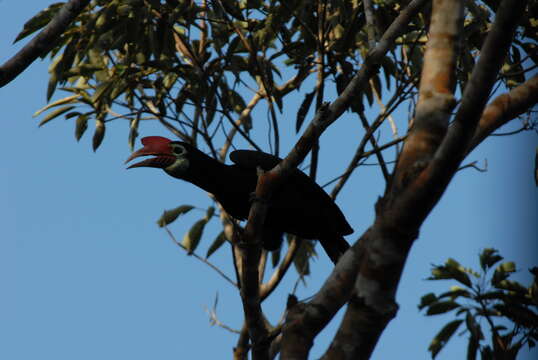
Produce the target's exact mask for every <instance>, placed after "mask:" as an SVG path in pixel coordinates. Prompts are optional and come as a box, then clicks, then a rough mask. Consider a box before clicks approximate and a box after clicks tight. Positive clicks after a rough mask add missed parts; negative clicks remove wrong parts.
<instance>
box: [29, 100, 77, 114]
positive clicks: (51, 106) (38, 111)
mask: <svg viewBox="0 0 538 360" xmlns="http://www.w3.org/2000/svg"><path fill="white" fill-rule="evenodd" d="M77 98H78V95H71V96H67V97H64V98H63V99H59V100H56V101H54V102H51V103H50V104H48V105H47V106H45V107H43V108H41V109H39V110H37V111H36V112H35V113H34V115H32V116H33V117H36V116H38V115H39V114H41V113H42V112H43V111H46V110H48V109H50V108H53V107H55V106H60V105H65V104H72V103H74V102H76V100H77Z"/></svg>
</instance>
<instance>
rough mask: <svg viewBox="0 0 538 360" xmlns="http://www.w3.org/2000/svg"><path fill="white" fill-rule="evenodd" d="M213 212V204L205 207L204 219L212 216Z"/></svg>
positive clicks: (209, 218) (207, 219)
mask: <svg viewBox="0 0 538 360" xmlns="http://www.w3.org/2000/svg"><path fill="white" fill-rule="evenodd" d="M213 214H215V208H214V207H213V206H210V207H208V208H207V211H206V213H205V218H204V219H205V220H206V221H209V220H211V218H212V217H213Z"/></svg>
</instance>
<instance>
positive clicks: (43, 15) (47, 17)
mask: <svg viewBox="0 0 538 360" xmlns="http://www.w3.org/2000/svg"><path fill="white" fill-rule="evenodd" d="M64 4H65V3H63V2H57V3H54V4H51V5H50V6H49V7H47V8H46V9H43V10H41V11H40V12H38V13H37V14H36V15H34V16H33V17H32V18H31V19H30V20H28V21H27V22H26V23H25V24H24V27H23V29H22V31H21V32H20V33H19V35H17V37H16V38H15V41H13V43H16V42H17V41H19V40H22V39H24V38H25V37H27V36H28V35H31V34H33V33H34V32H36V31H37V30H39V29H41V28H43V27H45V26H46V25H47V24H48V23H49V22H50V21H51V20H52V18H53V17H54V15H56V13H58V11H60V9H61V8H62V6H64Z"/></svg>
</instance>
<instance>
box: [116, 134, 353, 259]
mask: <svg viewBox="0 0 538 360" xmlns="http://www.w3.org/2000/svg"><path fill="white" fill-rule="evenodd" d="M142 144H143V145H144V147H143V148H141V149H139V150H137V151H135V152H133V153H132V154H131V156H130V157H129V158H128V159H127V161H126V163H128V162H129V161H131V160H133V159H135V158H137V157H140V156H148V155H153V156H154V157H152V158H148V159H145V160H143V161H141V162H138V163H135V164H133V165H131V166H129V167H128V169H130V168H134V167H155V168H160V169H163V170H164V171H165V172H166V173H167V174H168V175H170V176H173V177H175V178H178V179H181V180H185V181H188V182H190V183H192V184H194V185H196V186H198V187H199V188H202V189H203V190H205V191H207V192H209V193H211V194H213V195H214V196H215V199H216V200H217V201H218V202H219V203H220V204H221V205H222V207H223V208H224V210H226V212H227V213H228V214H230V215H231V216H233V217H234V218H235V219H238V220H244V219H247V218H248V213H249V210H250V205H251V199H252V195H253V193H254V192H255V190H256V184H257V181H258V176H257V167H261V168H262V169H263V170H266V171H268V170H271V169H272V168H273V167H275V166H276V165H277V164H278V163H279V162H280V161H281V159H279V158H278V157H276V156H273V155H269V154H266V153H263V152H261V151H251V150H237V151H233V152H232V153H231V154H230V159H231V160H232V162H233V163H234V164H233V165H225V164H223V163H221V162H219V161H217V160H215V159H213V158H211V157H209V156H208V155H206V154H204V153H203V152H201V151H200V150H198V149H196V148H195V147H194V146H192V145H190V144H188V143H185V142H180V141H172V140H169V139H167V138H165V137H161V136H149V137H145V138H143V139H142ZM352 232H353V229H352V228H351V226H350V225H349V224H348V222H347V221H346V218H345V217H344V215H343V214H342V212H341V211H340V209H339V208H338V206H337V205H336V204H335V203H334V201H333V200H332V199H331V198H330V197H329V195H327V193H326V192H325V191H324V190H323V189H322V188H321V187H320V186H319V185H318V184H316V182H315V181H313V180H312V179H311V178H310V177H308V176H307V175H305V174H304V173H303V172H302V171H300V170H298V169H294V170H293V171H292V172H291V174H290V175H289V176H288V177H287V178H286V179H285V181H284V182H283V183H282V184H281V185H280V186H279V187H278V188H277V189H275V190H274V191H273V193H272V195H271V198H270V199H269V203H268V209H267V214H266V218H265V223H264V228H263V231H262V244H263V247H264V248H265V249H267V250H275V249H277V248H278V247H279V246H280V245H281V243H282V235H283V233H289V234H293V235H297V236H299V237H301V238H304V239H317V240H319V241H320V243H321V245H322V246H323V248H324V249H325V252H326V253H327V255H329V257H330V258H331V260H332V261H333V262H334V263H336V262H337V260H338V258H339V257H340V256H341V255H342V254H343V253H344V252H345V251H346V250H347V249H348V248H349V244H348V243H347V242H346V240H344V238H343V235H348V234H351V233H352Z"/></svg>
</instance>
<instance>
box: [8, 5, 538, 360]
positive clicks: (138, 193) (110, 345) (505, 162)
mask: <svg viewBox="0 0 538 360" xmlns="http://www.w3.org/2000/svg"><path fill="white" fill-rule="evenodd" d="M48 4H50V2H49V1H45V0H35V1H25V2H21V1H14V0H3V1H0V14H1V15H0V17H1V21H0V30H1V33H2V34H3V36H2V39H1V40H0V54H1V59H0V61H1V62H4V61H5V60H6V59H7V58H8V57H9V56H11V55H13V54H14V53H15V51H16V50H17V49H18V48H19V44H16V45H12V41H13V39H14V38H15V36H16V34H17V33H18V32H19V31H20V29H21V28H22V25H23V24H24V22H25V21H26V20H27V19H28V18H30V17H31V16H32V15H34V14H35V13H36V12H37V11H39V10H40V9H42V8H44V7H46V6H47V5H48ZM47 66H48V64H47V62H46V61H45V62H36V63H35V64H33V65H32V66H31V67H30V68H29V69H28V70H27V71H26V72H25V73H24V74H22V75H21V76H19V78H17V79H16V80H15V81H14V82H12V83H11V84H9V85H8V86H7V87H4V88H2V89H0V106H1V109H2V112H1V118H2V121H1V123H0V150H1V152H2V154H4V157H3V160H2V162H1V165H0V199H1V201H0V224H1V227H0V289H1V296H0V339H1V340H0V358H2V359H13V360H26V359H34V358H42V359H58V360H61V359H95V358H99V359H104V360H106V359H124V358H130V359H134V360H136V359H148V358H154V359H178V358H196V359H217V358H219V359H220V358H229V357H230V356H231V352H232V348H233V346H235V341H236V335H235V334H231V333H229V332H227V331H226V330H223V329H220V328H218V327H216V326H214V327H211V326H210V324H209V321H208V316H207V314H206V313H205V310H204V307H211V305H212V304H213V301H214V298H215V295H216V294H217V293H218V295H219V306H218V316H219V319H220V320H221V321H222V322H224V323H226V324H227V325H229V326H231V327H233V328H240V326H241V319H242V313H241V312H242V308H241V305H240V299H239V295H238V294H237V292H236V291H234V289H232V288H231V287H230V286H229V285H228V284H227V283H225V282H224V281H222V279H221V278H219V276H218V275H217V274H216V273H215V272H213V271H211V270H210V269H208V268H207V267H206V266H205V265H203V264H202V263H200V262H199V261H197V260H195V259H193V258H192V257H188V256H186V255H185V253H183V252H182V251H181V250H180V249H178V248H177V246H175V245H174V244H173V243H172V242H171V241H170V240H169V238H168V237H167V235H166V233H165V232H164V231H163V230H162V229H160V228H158V227H157V226H156V224H155V220H156V219H157V218H158V216H159V215H160V213H161V212H162V210H163V209H168V208H172V207H175V206H177V205H180V204H193V205H196V206H198V207H200V208H203V207H207V206H209V205H210V201H209V200H208V198H207V197H206V196H205V194H204V193H203V192H202V191H200V190H199V189H196V188H194V187H193V186H192V185H189V184H186V183H183V182H180V181H178V180H175V179H172V178H169V177H167V176H166V175H165V174H164V173H162V172H160V171H156V170H153V169H140V170H130V171H126V170H125V167H124V165H123V161H124V159H125V158H127V156H128V155H129V148H128V146H127V124H121V123H117V124H113V125H112V126H110V127H109V128H107V136H106V138H105V140H104V142H103V145H102V146H101V148H100V149H99V150H98V151H97V152H96V153H93V152H92V151H91V133H88V134H86V135H85V137H84V138H83V139H82V140H81V142H80V143H77V142H76V141H75V139H74V135H73V133H74V124H73V123H68V122H69V120H67V121H64V120H62V119H57V120H54V121H53V122H51V123H49V124H47V125H46V126H44V127H43V128H38V127H37V123H38V120H37V119H34V118H32V114H33V113H34V112H35V111H36V110H37V109H39V108H41V107H43V106H44V105H45V104H46V102H45V91H46V84H47ZM299 101H300V100H299ZM289 106H290V109H291V110H290V111H291V113H292V114H295V112H294V110H293V109H294V108H296V107H297V106H298V105H297V104H293V103H292V104H289ZM376 111H377V110H376ZM374 114H375V112H374ZM294 117H295V115H293V118H294ZM292 122H293V121H292ZM516 125H517V124H516ZM345 129H346V128H345V127H344V125H340V124H338V123H337V124H336V126H335V127H334V128H331V129H330V130H329V131H328V132H327V133H326V134H324V135H323V138H322V140H321V145H322V147H323V148H325V149H331V150H330V151H326V152H325V153H323V156H324V158H322V168H321V172H320V182H321V183H323V182H324V181H327V180H329V179H331V178H332V177H334V176H335V174H338V166H340V169H341V168H342V167H343V166H344V165H343V164H345V160H346V158H345V156H344V155H345V154H346V149H347V148H348V147H349V148H353V147H354V146H355V143H356V141H357V140H356V139H357V137H356V135H355V134H354V133H349V131H348V132H346V131H344V130H345ZM141 133H142V135H164V136H169V134H167V133H166V132H164V130H162V129H160V128H158V127H154V126H153V125H151V124H150V125H144V126H143V127H142V128H141ZM359 135H360V134H359ZM292 141H293V138H289V139H286V140H285V141H284V148H283V150H288V149H289V146H291V144H292ZM286 146H287V147H286ZM535 148H536V135H535V134H534V135H533V134H530V133H525V134H521V135H517V136H513V137H495V138H490V139H488V140H487V141H486V142H485V143H484V144H482V145H481V146H480V148H479V149H477V150H476V151H475V152H474V153H473V154H471V156H470V157H469V159H468V160H479V161H480V162H481V163H483V161H484V159H486V158H487V161H488V171H487V172H486V173H479V172H477V171H474V170H469V169H468V170H464V171H462V172H460V173H459V174H458V175H457V176H456V178H455V179H454V181H453V182H452V183H451V184H450V186H449V188H448V190H447V192H446V194H445V196H444V197H443V199H442V200H441V202H440V203H439V205H438V206H437V207H436V208H435V209H434V211H433V212H432V214H431V216H430V217H429V218H428V219H427V221H426V223H425V224H424V226H423V228H422V231H421V235H420V238H419V239H418V240H417V242H416V243H415V245H414V246H413V249H412V251H411V254H410V256H409V259H408V263H407V265H406V268H405V272H404V275H403V278H402V281H401V284H400V287H399V292H398V298H397V300H398V302H399V304H400V311H399V313H398V317H397V318H396V319H395V320H393V321H392V322H391V323H390V324H389V326H388V328H387V330H386V331H385V333H384V334H383V337H382V339H381V341H380V342H379V344H378V346H377V348H376V350H375V353H374V356H373V358H374V359H393V358H402V354H405V358H412V359H428V358H429V354H428V352H427V347H428V344H429V342H430V340H431V338H432V337H433V335H434V334H435V333H436V332H437V331H438V330H439V329H440V328H441V326H442V325H443V324H444V322H446V319H448V318H449V317H450V315H449V316H447V317H433V318H426V317H424V316H423V314H421V313H419V312H418V311H417V304H418V302H419V300H420V296H421V295H423V294H424V293H426V292H429V291H438V292H439V291H441V290H443V289H446V288H448V287H449V286H450V285H451V284H450V283H448V282H447V283H439V284H432V283H431V282H427V281H425V280H424V279H425V278H426V277H427V276H428V275H429V271H430V268H431V264H434V263H435V264H439V263H442V262H444V261H445V260H446V259H447V258H448V257H454V258H456V259H458V260H459V261H460V262H461V263H462V264H464V265H466V266H473V267H478V264H477V254H478V253H479V251H480V250H481V249H483V248H485V247H495V248H497V249H499V250H500V251H501V253H502V255H504V256H505V257H506V259H509V260H514V261H516V262H517V264H518V267H519V269H520V271H519V273H518V277H519V279H521V280H522V281H524V282H525V283H528V281H529V280H530V276H528V274H527V270H526V269H528V268H529V267H531V266H533V265H536V264H537V263H538V261H537V255H536V254H538V245H537V242H536V234H537V226H538V225H537V219H538V209H537V207H538V206H537V204H538V192H537V190H536V187H535V185H534V181H533V178H532V171H533V165H534V152H535ZM341 154H344V155H343V156H341V157H340V156H339V155H341ZM329 157H331V159H329ZM324 160H325V161H324ZM329 160H330V161H329ZM333 160H334V161H333ZM340 160H341V161H340ZM333 163H334V164H333ZM359 174H360V175H356V176H354V178H353V181H352V183H350V185H349V186H348V187H347V188H346V190H345V191H344V193H343V194H342V195H341V196H340V198H339V200H338V203H339V205H340V206H341V207H342V209H343V211H344V213H345V214H346V216H347V218H348V220H349V221H350V223H351V224H352V226H353V227H354V228H355V234H353V235H352V236H350V237H348V240H350V241H354V240H355V239H356V238H357V237H358V236H359V235H360V234H361V233H362V232H363V231H364V230H365V229H366V228H367V226H368V225H369V224H370V223H371V221H372V219H373V205H374V203H375V200H376V198H377V196H379V195H380V194H381V192H382V191H383V184H382V183H381V182H380V176H379V170H378V169H376V168H375V167H367V168H365V169H364V170H361V172H359ZM352 190H353V191H352ZM201 216H203V212H202V211H199V210H196V211H193V212H192V213H191V214H189V215H188V216H186V217H185V218H184V219H181V220H180V221H178V222H177V223H174V224H173V225H172V226H171V230H172V231H173V232H174V233H175V234H176V236H177V237H178V238H181V237H182V236H183V234H184V233H185V231H187V230H188V227H189V225H190V224H192V222H193V221H194V220H196V219H198V218H199V217H201ZM217 229H218V226H217V224H212V225H211V226H210V228H209V229H208V231H207V232H206V236H207V237H206V238H204V240H203V241H204V244H202V245H201V246H202V249H203V250H202V252H201V253H202V254H204V253H205V249H206V247H207V246H208V244H209V243H210V242H211V241H212V239H213V237H214V236H215V235H216V230H217ZM228 257H229V253H228V251H221V252H220V253H217V254H216V255H214V257H212V258H211V260H212V261H214V262H215V263H216V264H217V265H219V266H220V267H221V268H223V269H224V271H225V272H227V273H228V274H232V268H231V266H230V263H229V261H228V260H229V258H228ZM330 270H331V264H330V263H329V261H328V260H327V259H326V257H325V256H324V255H323V254H322V255H321V256H320V257H319V258H318V259H317V260H316V262H315V263H314V265H313V268H312V276H311V277H310V278H308V280H307V282H308V286H307V287H304V286H300V287H299V292H298V295H299V297H302V298H305V297H308V296H309V295H311V294H312V293H313V292H315V290H316V289H317V288H319V286H320V284H321V283H322V282H323V279H324V277H325V276H326V275H327V274H328V273H329V272H330ZM290 275H292V276H288V277H287V278H286V279H285V281H284V283H283V284H282V286H281V288H280V289H279V290H278V291H277V292H276V293H275V294H274V295H272V297H271V298H270V299H269V300H268V301H267V303H265V304H264V310H265V311H266V312H267V313H268V314H269V316H270V318H271V319H272V320H273V321H275V319H278V317H279V315H280V313H281V311H282V309H283V308H284V306H285V297H286V294H287V293H288V292H290V290H291V289H292V287H293V285H294V281H295V276H294V274H290ZM335 328H336V324H331V325H330V326H329V327H328V328H327V330H326V331H325V332H324V333H322V335H320V337H319V338H318V339H317V340H316V345H315V347H314V349H313V351H312V357H313V358H314V357H315V356H316V355H319V354H321V353H322V352H323V350H324V349H325V348H326V346H327V344H328V342H329V341H330V338H331V334H333V333H334V329H335ZM465 352H466V343H465V341H464V339H463V338H455V339H453V340H452V343H451V344H449V345H448V346H447V348H446V349H444V350H443V351H442V353H441V354H440V355H439V357H438V358H439V359H457V358H463V357H464V356H465ZM537 354H538V353H537V352H536V351H534V352H533V353H529V352H528V350H527V349H524V350H522V351H521V355H522V356H521V359H531V358H533V357H534V356H536V355H537Z"/></svg>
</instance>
